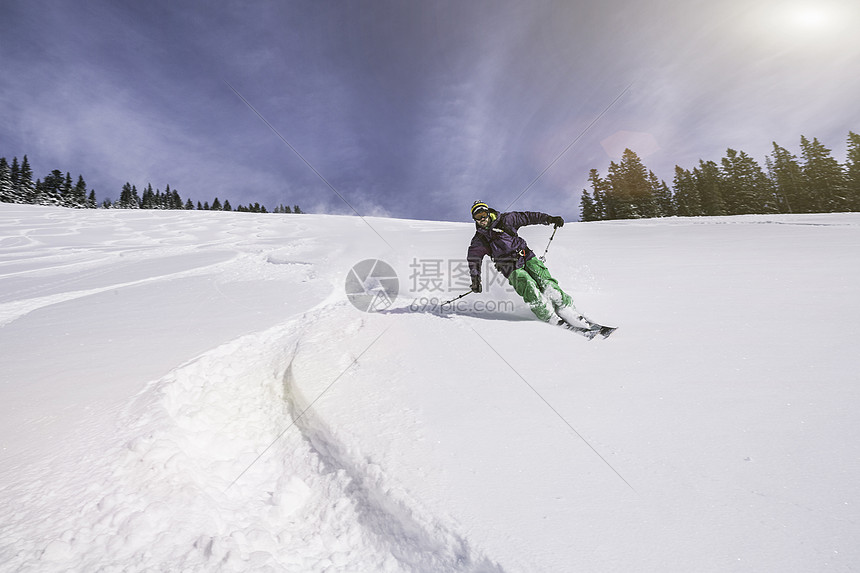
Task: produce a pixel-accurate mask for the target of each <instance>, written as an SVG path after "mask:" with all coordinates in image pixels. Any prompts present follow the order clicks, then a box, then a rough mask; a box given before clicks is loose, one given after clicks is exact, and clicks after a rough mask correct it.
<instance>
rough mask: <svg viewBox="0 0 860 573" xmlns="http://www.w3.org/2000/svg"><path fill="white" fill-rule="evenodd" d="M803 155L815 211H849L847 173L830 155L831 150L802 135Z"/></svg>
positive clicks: (806, 179)
mask: <svg viewBox="0 0 860 573" xmlns="http://www.w3.org/2000/svg"><path fill="white" fill-rule="evenodd" d="M800 151H801V155H802V156H803V166H802V173H803V183H804V186H805V188H806V189H805V191H806V193H807V194H808V195H809V196H810V197H812V207H813V209H812V210H813V211H815V212H817V213H826V212H835V211H845V210H847V209H848V208H849V200H848V194H847V189H846V178H845V172H844V171H843V170H842V168H841V167H840V166H839V163H838V162H837V161H836V160H835V159H833V157H831V156H830V150H829V149H827V148H826V147H824V146H823V145H822V144H821V143H820V142H819V141H818V139H817V138H813V139H812V141H811V142H810V141H809V140H808V139H806V137H804V136H801V137H800Z"/></svg>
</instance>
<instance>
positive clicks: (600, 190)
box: [588, 169, 609, 221]
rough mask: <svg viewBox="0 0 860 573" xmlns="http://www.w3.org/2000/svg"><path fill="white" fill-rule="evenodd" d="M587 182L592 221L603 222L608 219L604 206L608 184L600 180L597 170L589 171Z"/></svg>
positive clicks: (605, 205) (605, 206)
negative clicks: (590, 192)
mask: <svg viewBox="0 0 860 573" xmlns="http://www.w3.org/2000/svg"><path fill="white" fill-rule="evenodd" d="M588 181H589V183H591V191H592V195H591V198H592V201H593V202H594V217H595V218H594V220H595V221H603V220H605V219H609V216H608V214H607V213H608V211H607V204H606V193H607V190H608V189H609V182H608V181H606V180H605V179H601V177H600V173H598V172H597V169H591V170H590V171H589V172H588Z"/></svg>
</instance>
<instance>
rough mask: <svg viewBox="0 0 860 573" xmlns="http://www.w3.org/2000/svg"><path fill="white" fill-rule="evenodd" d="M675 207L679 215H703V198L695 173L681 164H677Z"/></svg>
mask: <svg viewBox="0 0 860 573" xmlns="http://www.w3.org/2000/svg"><path fill="white" fill-rule="evenodd" d="M672 187H673V188H674V189H675V208H676V210H677V211H676V212H677V214H678V216H679V217H698V216H699V215H702V200H701V198H700V197H699V190H698V188H697V186H696V181H695V179H694V178H693V174H692V173H690V172H689V171H688V170H686V169H682V168H681V167H680V166H678V165H676V166H675V178H674V179H673V180H672Z"/></svg>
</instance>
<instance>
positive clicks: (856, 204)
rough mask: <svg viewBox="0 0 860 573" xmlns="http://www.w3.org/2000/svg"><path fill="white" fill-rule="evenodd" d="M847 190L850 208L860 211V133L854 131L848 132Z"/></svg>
mask: <svg viewBox="0 0 860 573" xmlns="http://www.w3.org/2000/svg"><path fill="white" fill-rule="evenodd" d="M845 190H846V195H847V197H848V204H849V208H850V209H851V210H852V211H860V135H858V134H856V133H854V132H853V131H849V132H848V152H847V157H846V160H845Z"/></svg>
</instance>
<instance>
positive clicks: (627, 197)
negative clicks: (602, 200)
mask: <svg viewBox="0 0 860 573" xmlns="http://www.w3.org/2000/svg"><path fill="white" fill-rule="evenodd" d="M607 180H608V181H609V186H610V189H609V192H608V194H607V197H606V203H607V218H608V219H641V218H645V217H654V216H655V215H656V212H657V207H656V202H655V198H654V191H653V189H652V188H651V185H650V183H649V181H648V175H647V170H646V169H645V166H644V165H643V164H642V161H641V160H640V159H639V156H638V155H636V153H635V152H633V151H632V150H630V149H625V150H624V153H623V154H622V155H621V162H620V163H615V162H614V161H613V162H611V163H610V164H609V174H608V175H607ZM610 205H611V209H610ZM610 210H611V211H612V214H613V215H614V216H609V215H610V213H609V212H610Z"/></svg>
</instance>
